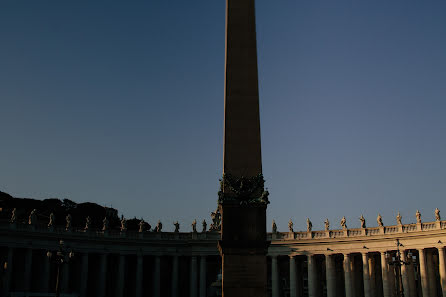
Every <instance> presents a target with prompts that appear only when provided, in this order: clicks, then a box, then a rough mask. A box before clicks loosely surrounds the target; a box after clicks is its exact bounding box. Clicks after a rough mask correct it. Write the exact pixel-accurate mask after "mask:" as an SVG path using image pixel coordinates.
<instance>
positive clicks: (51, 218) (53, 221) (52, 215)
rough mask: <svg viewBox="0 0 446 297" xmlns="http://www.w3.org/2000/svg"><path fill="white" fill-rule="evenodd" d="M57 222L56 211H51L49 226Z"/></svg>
mask: <svg viewBox="0 0 446 297" xmlns="http://www.w3.org/2000/svg"><path fill="white" fill-rule="evenodd" d="M55 223H56V216H55V215H54V213H50V221H49V222H48V228H52V227H54V225H55Z"/></svg>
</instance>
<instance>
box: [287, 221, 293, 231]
mask: <svg viewBox="0 0 446 297" xmlns="http://www.w3.org/2000/svg"><path fill="white" fill-rule="evenodd" d="M293 225H294V224H293V221H292V220H291V219H290V221H289V222H288V230H290V232H294V230H293Z"/></svg>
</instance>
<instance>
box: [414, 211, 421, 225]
mask: <svg viewBox="0 0 446 297" xmlns="http://www.w3.org/2000/svg"><path fill="white" fill-rule="evenodd" d="M415 217H416V218H417V223H418V224H421V213H420V211H419V210H418V209H417V212H416V213H415Z"/></svg>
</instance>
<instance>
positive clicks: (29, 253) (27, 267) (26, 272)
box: [23, 249, 33, 292]
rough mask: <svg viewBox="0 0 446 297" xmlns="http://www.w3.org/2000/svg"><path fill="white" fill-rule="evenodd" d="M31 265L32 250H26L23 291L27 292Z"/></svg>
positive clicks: (29, 285) (29, 288)
mask: <svg viewBox="0 0 446 297" xmlns="http://www.w3.org/2000/svg"><path fill="white" fill-rule="evenodd" d="M32 265H33V250H32V249H26V251H25V269H24V271H23V272H24V273H23V277H24V278H23V280H24V283H23V291H25V292H29V291H30V290H31V272H32Z"/></svg>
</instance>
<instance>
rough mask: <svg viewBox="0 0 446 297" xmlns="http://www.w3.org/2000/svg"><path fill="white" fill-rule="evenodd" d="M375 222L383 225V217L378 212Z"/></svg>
mask: <svg viewBox="0 0 446 297" xmlns="http://www.w3.org/2000/svg"><path fill="white" fill-rule="evenodd" d="M376 222H377V223H378V226H380V227H383V226H384V224H383V218H382V216H381V215H380V214H378V217H377V218H376Z"/></svg>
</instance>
